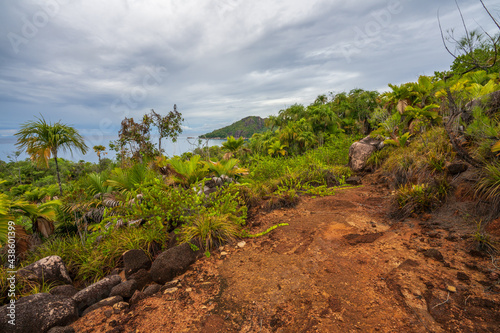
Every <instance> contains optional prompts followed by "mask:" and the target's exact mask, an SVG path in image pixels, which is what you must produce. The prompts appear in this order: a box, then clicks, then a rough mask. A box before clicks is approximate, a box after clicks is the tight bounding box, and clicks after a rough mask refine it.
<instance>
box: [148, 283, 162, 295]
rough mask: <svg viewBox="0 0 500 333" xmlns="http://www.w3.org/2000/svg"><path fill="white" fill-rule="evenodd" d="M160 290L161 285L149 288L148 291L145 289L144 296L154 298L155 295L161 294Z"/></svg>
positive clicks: (153, 285)
mask: <svg viewBox="0 0 500 333" xmlns="http://www.w3.org/2000/svg"><path fill="white" fill-rule="evenodd" d="M160 289H161V285H159V284H156V283H155V284H152V285H150V286H148V287H147V288H146V289H144V294H145V295H146V296H153V295H154V294H156V293H157V292H159V291H160Z"/></svg>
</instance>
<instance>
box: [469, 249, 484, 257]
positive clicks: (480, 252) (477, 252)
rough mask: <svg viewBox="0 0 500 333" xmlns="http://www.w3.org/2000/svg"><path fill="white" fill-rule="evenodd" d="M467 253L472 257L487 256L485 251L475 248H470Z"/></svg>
mask: <svg viewBox="0 0 500 333" xmlns="http://www.w3.org/2000/svg"><path fill="white" fill-rule="evenodd" d="M469 254H470V255H471V256H473V257H476V258H488V254H487V253H485V252H483V251H479V250H476V249H472V250H470V251H469Z"/></svg>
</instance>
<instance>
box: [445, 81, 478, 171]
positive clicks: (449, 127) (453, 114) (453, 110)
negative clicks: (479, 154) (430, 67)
mask: <svg viewBox="0 0 500 333" xmlns="http://www.w3.org/2000/svg"><path fill="white" fill-rule="evenodd" d="M445 89H446V96H447V99H448V108H449V109H450V117H449V119H448V121H447V122H446V124H444V128H445V130H446V133H447V134H448V139H449V140H450V143H451V146H452V147H453V150H455V152H456V153H457V155H458V156H459V157H460V158H461V159H462V160H464V161H465V162H467V163H469V164H470V165H472V166H474V167H476V168H477V167H480V166H481V165H482V163H481V162H479V161H477V160H476V159H474V158H473V157H472V156H470V154H469V153H468V152H467V151H466V150H465V149H464V148H463V147H462V145H461V144H460V142H459V141H458V139H457V134H456V133H455V131H454V130H453V123H454V122H455V120H456V119H457V118H458V116H459V115H460V113H461V111H460V110H459V108H458V106H457V104H456V102H455V99H454V98H453V95H452V94H451V91H450V88H448V87H446V88H445Z"/></svg>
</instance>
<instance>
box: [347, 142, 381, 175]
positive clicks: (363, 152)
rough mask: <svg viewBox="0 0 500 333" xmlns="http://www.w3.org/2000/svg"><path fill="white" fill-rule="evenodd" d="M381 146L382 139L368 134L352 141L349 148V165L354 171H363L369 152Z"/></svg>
mask: <svg viewBox="0 0 500 333" xmlns="http://www.w3.org/2000/svg"><path fill="white" fill-rule="evenodd" d="M382 147H383V142H382V141H380V140H377V139H374V138H372V137H370V136H367V137H365V138H363V139H362V140H360V141H358V142H354V143H353V144H352V145H351V147H350V148H349V167H350V168H351V169H352V170H353V171H355V172H358V171H363V169H364V168H365V167H366V161H367V160H368V158H369V157H370V156H371V154H373V153H374V152H376V151H377V150H380V149H382Z"/></svg>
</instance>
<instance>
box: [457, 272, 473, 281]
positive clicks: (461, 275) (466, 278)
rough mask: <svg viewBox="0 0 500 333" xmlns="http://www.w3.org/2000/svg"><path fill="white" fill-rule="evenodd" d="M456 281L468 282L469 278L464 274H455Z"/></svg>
mask: <svg viewBox="0 0 500 333" xmlns="http://www.w3.org/2000/svg"><path fill="white" fill-rule="evenodd" d="M457 279H459V280H460V281H466V282H468V281H470V277H469V276H468V275H467V274H465V273H464V272H457Z"/></svg>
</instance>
